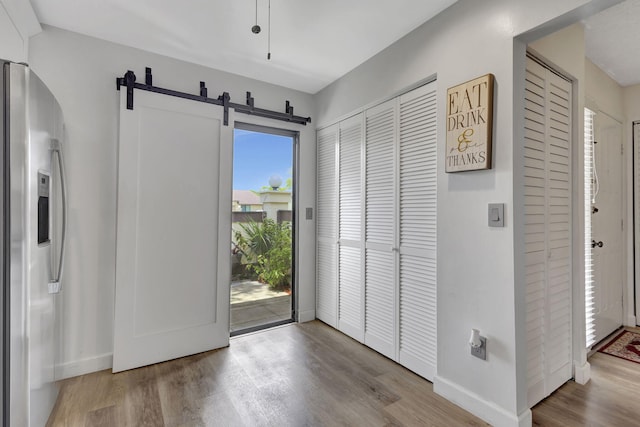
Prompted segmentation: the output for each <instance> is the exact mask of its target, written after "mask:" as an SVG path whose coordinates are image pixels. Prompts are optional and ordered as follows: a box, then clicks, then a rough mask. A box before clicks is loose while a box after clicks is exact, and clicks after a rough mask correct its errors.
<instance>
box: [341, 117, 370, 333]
mask: <svg viewBox="0 0 640 427" xmlns="http://www.w3.org/2000/svg"><path fill="white" fill-rule="evenodd" d="M362 117H363V114H358V115H356V116H354V117H351V118H349V119H347V120H344V121H342V122H340V125H339V126H340V129H339V143H338V146H339V153H340V155H339V171H340V172H339V176H340V178H339V182H340V187H339V190H338V192H339V203H340V205H339V220H338V226H339V237H340V244H339V258H338V263H339V264H338V266H339V279H338V292H339V298H338V329H339V330H341V331H342V332H344V333H345V334H347V335H349V336H351V337H353V338H355V339H356V340H358V341H360V342H362V341H363V340H364V311H363V309H364V292H363V284H364V281H363V279H362V277H363V274H362V273H363V271H362V261H361V260H362V237H361V236H362V217H363V213H362V184H363V181H362V152H363V132H362Z"/></svg>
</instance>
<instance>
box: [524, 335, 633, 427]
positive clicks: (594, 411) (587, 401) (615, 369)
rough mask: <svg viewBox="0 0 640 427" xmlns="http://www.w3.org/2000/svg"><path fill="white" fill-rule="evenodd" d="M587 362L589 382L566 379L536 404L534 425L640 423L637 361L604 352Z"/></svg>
mask: <svg viewBox="0 0 640 427" xmlns="http://www.w3.org/2000/svg"><path fill="white" fill-rule="evenodd" d="M625 329H629V330H632V331H634V332H637V333H640V328H625ZM614 335H617V333H615V334H614ZM589 363H590V364H591V381H589V382H588V383H587V384H586V385H579V384H576V383H575V382H574V381H569V382H568V383H566V384H565V385H563V386H562V387H561V388H560V389H558V390H556V392H555V393H553V394H552V395H551V396H549V397H548V398H546V399H545V400H543V401H542V402H540V403H539V404H538V405H536V406H535V407H534V408H533V425H534V426H549V427H556V426H557V427H573V426H576V427H578V426H580V427H582V426H589V427H616V426H620V427H631V426H640V364H638V363H635V362H630V361H628V360H624V359H620V358H618V357H615V356H611V355H608V354H603V353H595V354H593V356H591V357H590V358H589Z"/></svg>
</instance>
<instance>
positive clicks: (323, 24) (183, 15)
mask: <svg viewBox="0 0 640 427" xmlns="http://www.w3.org/2000/svg"><path fill="white" fill-rule="evenodd" d="M456 1H457V0H428V1H425V0H349V1H344V0H322V1H317V0H271V60H267V42H268V19H267V17H268V2H269V0H257V4H258V11H257V14H258V16H257V18H258V24H259V25H260V26H261V27H262V31H261V32H260V33H259V34H253V33H252V32H251V27H252V26H253V25H254V24H255V23H256V0H182V1H175V0H135V1H132V0H81V1H79V0H56V1H51V0H31V4H32V5H33V8H34V10H35V12H36V15H37V16H38V19H39V20H40V22H41V23H43V24H48V25H53V26H56V27H59V28H63V29H66V30H71V31H75V32H78V33H82V34H86V35H90V36H93V37H97V38H101V39H104V40H109V41H112V42H115V43H119V44H123V45H127V46H131V47H136V48H139V49H144V50H147V51H150V52H155V53H159V54H162V55H166V56H170V57H173V58H177V59H181V60H184V61H189V62H193V63H196V64H201V65H205V66H208V67H211V68H215V69H219V70H223V71H228V72H231V73H234V74H239V75H242V76H246V77H250V78H254V79H258V80H262V81H266V82H269V83H273V84H277V85H281V86H285V87H288V88H292V89H297V90H301V91H303V92H308V93H312V94H313V93H316V92H318V91H319V90H320V89H322V88H324V87H325V86H327V85H328V84H330V83H332V82H333V81H335V80H336V79H338V78H340V77H342V76H343V75H344V74H346V73H347V72H349V71H350V70H352V69H353V68H355V67H356V66H358V65H360V64H361V63H363V62H364V61H366V60H367V59H369V58H370V57H372V56H374V55H375V54H376V53H378V52H380V51H381V50H383V49H384V48H386V47H387V46H389V45H391V44H392V43H393V42H395V41H396V40H398V39H400V38H401V37H402V36H404V35H405V34H407V33H409V32H410V31H411V30H413V29H414V28H416V27H418V26H419V25H420V24H422V23H424V22H426V21H428V20H429V19H430V18H432V17H433V16H435V15H436V14H438V13H439V12H441V11H442V10H444V9H445V8H447V7H448V6H450V5H452V4H453V3H455V2H456Z"/></svg>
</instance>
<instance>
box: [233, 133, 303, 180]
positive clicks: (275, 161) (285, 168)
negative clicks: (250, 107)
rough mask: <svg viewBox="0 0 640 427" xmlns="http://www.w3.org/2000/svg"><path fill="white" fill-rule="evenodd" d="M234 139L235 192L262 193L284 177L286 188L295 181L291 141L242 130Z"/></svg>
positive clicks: (282, 137) (287, 138) (276, 136)
mask: <svg viewBox="0 0 640 427" xmlns="http://www.w3.org/2000/svg"><path fill="white" fill-rule="evenodd" d="M233 135H234V138H233V139H234V141H233V189H234V190H259V189H260V188H261V187H263V186H265V185H268V184H269V178H270V177H271V176H272V175H280V177H281V178H282V185H284V183H285V181H286V180H287V178H290V177H291V170H292V165H293V144H292V140H291V137H288V136H280V135H271V134H266V133H260V132H251V131H247V130H240V129H235V130H234V134H233Z"/></svg>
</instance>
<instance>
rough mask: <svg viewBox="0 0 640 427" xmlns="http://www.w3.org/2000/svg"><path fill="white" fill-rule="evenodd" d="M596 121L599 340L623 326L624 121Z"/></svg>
mask: <svg viewBox="0 0 640 427" xmlns="http://www.w3.org/2000/svg"><path fill="white" fill-rule="evenodd" d="M594 123H595V140H596V144H595V145H594V156H595V173H596V175H597V185H596V187H597V188H598V190H597V194H596V196H595V203H593V207H595V208H596V209H597V212H594V213H592V215H591V224H592V229H591V236H592V239H593V242H595V243H596V246H595V247H594V248H593V249H592V254H593V285H594V304H595V305H594V318H595V328H596V331H595V334H596V337H595V342H598V341H600V340H602V339H603V338H606V337H607V335H609V334H611V333H612V332H613V331H615V330H616V329H617V328H618V327H620V326H621V325H622V281H623V274H622V259H623V256H622V255H623V254H622V151H621V147H622V124H621V123H620V122H618V121H616V120H614V119H612V118H611V117H609V116H608V115H607V114H606V113H603V112H599V113H598V114H596V116H595V118H594ZM594 211H595V209H594ZM600 242H602V246H600Z"/></svg>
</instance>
